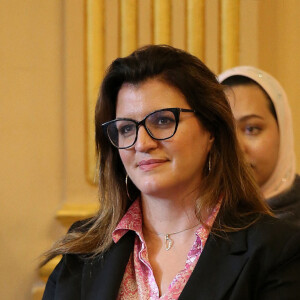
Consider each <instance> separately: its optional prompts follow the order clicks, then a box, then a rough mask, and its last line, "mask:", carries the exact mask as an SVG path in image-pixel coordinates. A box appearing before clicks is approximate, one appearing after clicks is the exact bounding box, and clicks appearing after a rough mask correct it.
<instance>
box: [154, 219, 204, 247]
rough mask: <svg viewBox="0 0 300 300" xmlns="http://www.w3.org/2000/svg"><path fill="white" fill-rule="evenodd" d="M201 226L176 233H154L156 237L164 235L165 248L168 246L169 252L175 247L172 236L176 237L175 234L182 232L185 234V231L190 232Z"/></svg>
mask: <svg viewBox="0 0 300 300" xmlns="http://www.w3.org/2000/svg"><path fill="white" fill-rule="evenodd" d="M198 225H199V224H196V225H194V226H192V227H189V228H186V229H183V230H180V231H176V232H172V233H156V232H152V231H151V232H152V233H154V234H156V235H160V236H161V235H163V236H164V238H165V246H166V250H167V251H169V250H170V249H171V248H172V246H173V245H174V241H173V240H172V239H171V238H170V236H171V235H174V234H177V233H181V232H184V231H187V230H190V229H193V228H195V227H196V226H198Z"/></svg>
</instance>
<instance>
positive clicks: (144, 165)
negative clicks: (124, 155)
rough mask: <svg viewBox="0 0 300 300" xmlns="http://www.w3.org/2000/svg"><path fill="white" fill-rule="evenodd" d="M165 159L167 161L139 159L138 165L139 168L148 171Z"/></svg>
mask: <svg viewBox="0 0 300 300" xmlns="http://www.w3.org/2000/svg"><path fill="white" fill-rule="evenodd" d="M166 161H167V160H166V159H147V160H141V161H140V162H139V163H138V167H139V168H140V169H141V170H144V171H149V170H152V169H154V168H156V167H159V166H161V165H162V164H164V163H165V162H166Z"/></svg>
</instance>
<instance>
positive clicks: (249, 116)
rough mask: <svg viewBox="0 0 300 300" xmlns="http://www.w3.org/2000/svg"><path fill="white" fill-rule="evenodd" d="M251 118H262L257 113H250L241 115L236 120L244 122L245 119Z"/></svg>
mask: <svg viewBox="0 0 300 300" xmlns="http://www.w3.org/2000/svg"><path fill="white" fill-rule="evenodd" d="M252 118H256V119H260V120H264V118H263V117H261V116H259V115H256V114H251V115H246V116H242V117H240V118H238V119H237V121H239V122H244V121H247V120H249V119H252Z"/></svg>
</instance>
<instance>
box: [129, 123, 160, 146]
mask: <svg viewBox="0 0 300 300" xmlns="http://www.w3.org/2000/svg"><path fill="white" fill-rule="evenodd" d="M156 147H157V141H156V140H154V139H153V138H152V137H151V136H150V135H149V134H148V132H147V131H146V129H145V127H144V126H140V127H139V130H138V133H137V140H136V142H135V144H134V148H135V150H136V151H139V152H148V151H149V150H151V149H155V148H156Z"/></svg>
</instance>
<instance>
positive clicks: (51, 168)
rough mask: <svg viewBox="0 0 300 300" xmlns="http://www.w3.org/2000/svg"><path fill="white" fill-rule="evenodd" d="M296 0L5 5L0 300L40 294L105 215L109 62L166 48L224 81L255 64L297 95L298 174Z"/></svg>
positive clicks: (75, 0) (299, 109)
mask: <svg viewBox="0 0 300 300" xmlns="http://www.w3.org/2000/svg"><path fill="white" fill-rule="evenodd" d="M299 22H300V1H298V0H27V1H22V0H0V150H1V152H0V153H1V155H0V170H1V171H0V174H1V177H0V201H1V206H0V228H1V230H0V245H1V247H0V299H7V300H20V299H36V300H37V299H40V298H41V293H42V289H43V286H44V280H45V278H46V277H47V276H48V273H49V272H50V269H51V268H52V267H53V265H52V266H49V269H47V268H46V269H43V270H38V268H37V266H38V263H39V261H40V258H39V256H40V255H41V254H42V253H43V252H44V251H45V250H47V249H48V248H49V247H50V246H51V245H52V243H53V242H54V241H55V240H56V239H57V238H58V237H59V236H61V235H62V234H63V233H64V232H65V231H66V230H67V227H68V226H69V224H70V223H72V222H73V221H74V220H76V219H80V218H84V217H86V216H89V215H91V214H92V213H93V212H94V211H95V209H96V208H97V186H96V184H95V183H94V181H95V158H94V148H93V123H92V115H93V109H94V103H95V99H96V95H97V90H98V87H99V84H100V82H101V77H102V75H103V72H104V70H105V67H106V66H107V65H108V64H109V63H110V62H111V61H112V60H113V59H115V58H116V57H118V56H123V55H127V54H129V53H130V52H131V51H132V50H134V49H135V48H136V47H139V46H142V45H145V44H150V43H166V44H171V45H173V46H175V47H179V48H182V49H186V50H188V51H190V52H192V53H193V54H195V55H197V56H199V57H200V58H201V59H202V60H203V61H204V62H205V63H206V64H207V65H208V67H209V68H211V69H212V70H213V71H214V72H215V73H216V74H218V73H220V72H221V71H222V70H224V69H226V68H229V67H233V66H235V65H253V66H256V67H259V68H261V69H263V70H265V71H267V72H269V73H271V74H272V75H273V76H274V77H276V78H277V79H278V80H279V81H280V82H281V84H282V86H283V87H284V89H285V90H286V92H287V95H288V97H289V102H290V105H291V107H292V113H293V119H294V135H295V151H296V156H297V158H298V164H297V170H298V173H299V171H300V118H299V117H300V105H299V104H298V100H299V99H300V84H299V76H300V74H299V70H300V55H299V49H300V40H299V36H300V24H299Z"/></svg>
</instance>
